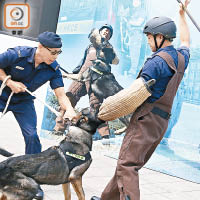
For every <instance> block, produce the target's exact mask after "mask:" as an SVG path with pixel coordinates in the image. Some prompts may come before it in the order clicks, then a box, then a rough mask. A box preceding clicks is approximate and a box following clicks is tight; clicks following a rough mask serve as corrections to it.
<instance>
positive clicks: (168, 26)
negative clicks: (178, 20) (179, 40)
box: [143, 17, 176, 41]
mask: <svg viewBox="0 0 200 200" xmlns="http://www.w3.org/2000/svg"><path fill="white" fill-rule="evenodd" d="M143 33H145V34H147V33H150V34H152V35H157V34H161V35H163V36H164V37H165V38H166V39H169V40H171V41H172V40H173V38H176V25H175V23H174V21H173V20H172V19H170V18H168V17H154V18H152V19H150V20H149V21H148V22H147V23H146V25H145V27H144V30H143Z"/></svg>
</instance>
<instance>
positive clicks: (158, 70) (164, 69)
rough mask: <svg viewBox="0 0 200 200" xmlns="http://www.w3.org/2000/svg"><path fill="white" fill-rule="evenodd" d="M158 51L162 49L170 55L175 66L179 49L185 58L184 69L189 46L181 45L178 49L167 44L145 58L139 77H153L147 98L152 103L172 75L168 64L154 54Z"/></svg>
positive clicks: (163, 90)
mask: <svg viewBox="0 0 200 200" xmlns="http://www.w3.org/2000/svg"><path fill="white" fill-rule="evenodd" d="M160 51H164V52H166V53H168V54H169V55H170V56H172V58H173V60H174V63H175V66H176V68H177V66H178V53H177V51H179V52H180V53H181V54H182V55H183V56H184V58H185V69H186V68H187V66H188V63H189V58H190V52H189V48H187V47H185V46H183V47H180V48H178V49H175V48H174V47H173V46H167V47H165V48H161V49H159V50H158V51H157V52H155V53H154V54H153V55H152V56H151V57H150V58H147V61H146V62H145V64H144V66H143V69H142V72H141V74H140V77H142V78H144V79H145V81H148V80H150V79H155V80H156V83H155V84H154V85H153V86H152V87H151V90H152V96H150V97H149V98H148V100H147V101H148V102H149V103H153V102H154V101H156V100H158V99H159V98H160V97H161V96H163V94H164V92H165V90H166V88H167V84H168V82H169V81H170V79H171V77H172V76H173V74H174V72H173V70H172V69H171V68H170V67H169V66H168V64H167V63H166V62H165V60H163V59H162V58H161V57H160V56H155V54H157V53H158V52H160Z"/></svg>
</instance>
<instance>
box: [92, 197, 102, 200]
mask: <svg viewBox="0 0 200 200" xmlns="http://www.w3.org/2000/svg"><path fill="white" fill-rule="evenodd" d="M90 200H101V199H100V198H99V197H96V196H93V197H92V198H91V199H90Z"/></svg>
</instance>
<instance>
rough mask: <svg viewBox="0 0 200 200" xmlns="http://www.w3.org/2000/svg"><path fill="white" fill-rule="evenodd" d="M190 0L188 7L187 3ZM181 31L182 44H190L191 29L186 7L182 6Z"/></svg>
mask: <svg viewBox="0 0 200 200" xmlns="http://www.w3.org/2000/svg"><path fill="white" fill-rule="evenodd" d="M188 2H189V1H187V0H186V3H185V6H186V8H187V4H188ZM179 31H180V41H181V46H187V47H189V46H190V31H189V27H188V24H187V21H186V16H185V11H184V9H183V8H182V6H181V8H180V11H179Z"/></svg>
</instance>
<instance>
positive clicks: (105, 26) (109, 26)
mask: <svg viewBox="0 0 200 200" xmlns="http://www.w3.org/2000/svg"><path fill="white" fill-rule="evenodd" d="M104 28H107V29H109V30H110V38H111V37H112V35H113V27H112V26H111V25H110V24H104V25H103V26H101V27H100V29H99V32H100V31H101V30H102V29H104Z"/></svg>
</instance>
